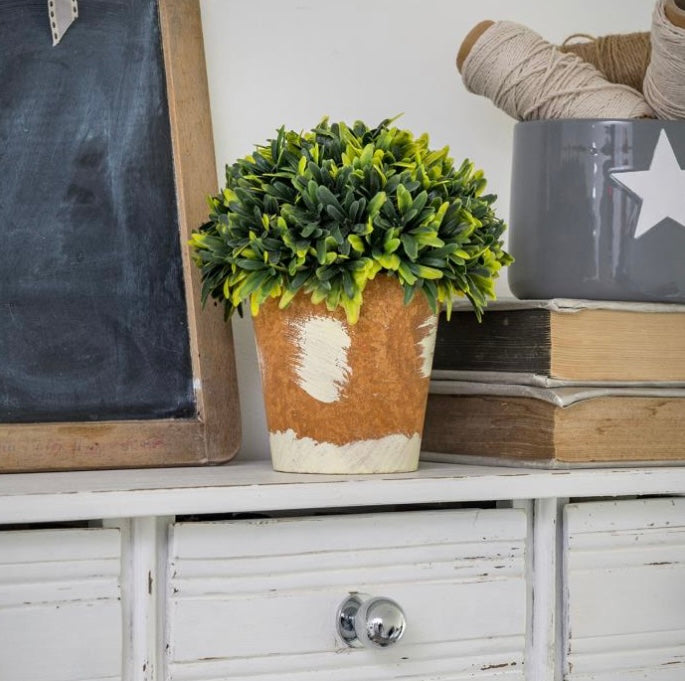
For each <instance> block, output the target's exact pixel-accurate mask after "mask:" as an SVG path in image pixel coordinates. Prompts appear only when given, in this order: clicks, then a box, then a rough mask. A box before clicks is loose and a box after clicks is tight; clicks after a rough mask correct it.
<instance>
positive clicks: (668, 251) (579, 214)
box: [509, 120, 685, 303]
mask: <svg viewBox="0 0 685 681" xmlns="http://www.w3.org/2000/svg"><path fill="white" fill-rule="evenodd" d="M683 168H685V122H683V121H653V120H563V121H560V120H556V121H533V122H525V123H519V124H517V126H516V128H515V133H514V153H513V168H512V192H511V213H510V219H509V250H510V252H511V254H512V255H513V256H514V258H515V259H516V262H515V263H514V264H513V265H511V267H510V268H509V285H510V287H511V290H512V292H513V293H514V295H516V296H517V297H519V298H586V299H591V300H592V299H594V300H637V301H645V300H649V301H661V302H678V303H683V302H685V170H683Z"/></svg>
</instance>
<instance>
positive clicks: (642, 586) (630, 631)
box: [564, 498, 685, 681]
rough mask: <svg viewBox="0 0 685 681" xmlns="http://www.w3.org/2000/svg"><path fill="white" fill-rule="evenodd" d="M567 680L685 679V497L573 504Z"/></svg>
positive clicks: (567, 549) (567, 562) (568, 514)
mask: <svg viewBox="0 0 685 681" xmlns="http://www.w3.org/2000/svg"><path fill="white" fill-rule="evenodd" d="M564 527H565V532H564V578H565V599H566V603H565V630H566V634H565V639H566V640H565V645H564V651H565V652H566V660H565V679H566V680H567V681H589V680H590V679H592V680H593V681H633V679H635V680H637V679H649V681H682V680H683V679H684V678H685V499H682V498H677V499H647V500H634V501H615V502H597V503H581V504H572V505H569V506H567V507H566V509H565V519H564Z"/></svg>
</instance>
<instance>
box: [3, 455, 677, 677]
mask: <svg viewBox="0 0 685 681" xmlns="http://www.w3.org/2000/svg"><path fill="white" fill-rule="evenodd" d="M683 494H685V468H677V467H671V468H644V469H615V470H606V469H586V470H573V471H544V470H530V469H528V470H524V469H516V468H486V467H471V466H458V465H450V464H437V463H428V462H425V463H422V465H421V468H420V470H419V471H418V472H416V473H412V474H399V475H380V476H359V477H336V476H318V475H314V476H312V475H310V476H300V475H288V474H279V473H275V472H273V471H272V470H271V469H270V467H269V465H268V464H267V463H266V462H264V463H262V462H248V463H241V462H239V461H237V462H234V463H232V464H229V465H226V466H221V467H214V468H185V469H174V470H172V469H162V470H148V471H135V470H133V471H121V470H118V471H100V472H74V473H59V474H31V475H5V476H0V680H2V681H99V680H101V679H103V680H104V679H107V680H112V681H113V680H114V679H117V680H118V679H121V681H162V680H164V681H167V680H168V681H233V680H234V679H239V680H245V681H248V680H251V679H258V680H259V681H276V680H278V681H342V680H343V679H348V678H354V679H357V680H358V681H390V680H394V679H412V680H414V681H419V680H420V681H429V680H430V681H466V680H467V679H472V680H474V681H476V680H482V681H524V680H525V681H591V680H593V681H618V680H619V679H620V680H621V681H633V680H637V679H641V680H647V681H682V679H684V678H685V666H684V664H685V562H684V561H685V541H684V540H685V500H684V499H682V498H680V497H681V495H683ZM626 497H631V498H626ZM45 523H49V524H50V526H49V528H48V529H46V528H45V526H44V524H45ZM60 523H68V526H61V525H60ZM36 524H41V525H36ZM79 525H80V526H79ZM351 592H364V593H368V594H370V595H373V596H386V597H390V598H393V599H394V600H396V601H397V602H398V603H399V604H400V605H401V606H402V607H403V609H404V611H405V614H406V618H407V630H406V634H405V636H404V637H403V638H402V639H401V640H400V641H399V642H398V643H396V644H394V645H393V646H391V647H388V648H387V649H382V650H378V649H376V650H370V649H352V648H348V647H347V646H346V645H345V644H344V643H343V642H342V640H341V639H340V638H339V636H338V635H337V633H336V627H335V622H336V610H337V607H338V605H339V604H340V602H341V601H342V600H343V598H345V597H346V596H347V595H349V594H350V593H351Z"/></svg>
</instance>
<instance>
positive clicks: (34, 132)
mask: <svg viewBox="0 0 685 681" xmlns="http://www.w3.org/2000/svg"><path fill="white" fill-rule="evenodd" d="M160 4H161V5H164V7H161V8H160V7H158V4H157V0H82V1H81V2H80V3H79V12H80V17H79V19H78V20H77V21H76V22H75V23H74V24H73V26H72V27H71V28H70V29H69V31H68V32H67V34H66V35H65V37H64V38H63V40H62V42H61V43H60V44H59V45H58V46H56V47H53V46H52V44H51V34H50V27H49V22H48V17H47V6H46V3H45V2H44V0H21V1H20V2H17V0H0V235H1V237H2V238H1V240H0V441H1V440H2V439H3V424H7V428H9V426H10V425H11V424H36V423H43V424H45V423H54V424H55V427H56V426H57V424H64V423H70V424H72V427H73V424H79V423H88V422H98V423H100V422H112V421H114V422H116V421H143V422H144V421H145V420H151V421H155V422H160V421H163V420H165V419H188V420H189V421H190V422H192V421H197V420H198V419H200V418H202V419H204V416H205V412H206V409H205V408H203V405H202V404H198V402H197V399H196V394H197V388H198V376H197V373H198V369H199V364H198V363H197V362H195V366H194V364H193V358H192V357H191V352H192V351H193V349H194V348H195V346H196V345H197V344H198V343H199V342H200V341H199V340H198V339H197V338H195V336H196V335H197V333H196V332H195V330H194V328H192V327H193V320H192V319H189V311H188V309H187V302H186V300H187V295H186V294H187V291H189V290H190V289H188V283H187V281H186V279H189V278H190V273H189V271H188V264H187V262H186V263H185V265H184V258H186V260H187V256H186V254H185V253H183V252H182V251H183V249H185V241H184V233H185V232H187V230H188V226H187V225H183V224H181V223H182V222H183V221H184V219H185V216H180V215H179V210H178V204H177V198H178V197H177V187H176V180H177V177H178V175H179V171H180V169H179V167H178V166H179V165H180V162H181V159H180V158H178V157H177V167H176V168H175V167H174V149H173V146H172V133H173V132H174V131H172V121H171V120H170V100H169V97H168V93H167V73H166V68H167V66H169V64H165V55H164V49H163V40H162V26H161V24H160V14H159V10H160V9H162V10H163V12H166V15H167V23H168V25H169V26H171V27H172V28H170V29H168V30H169V31H175V32H176V34H177V38H176V39H177V40H178V41H180V43H181V45H180V46H179V47H175V48H173V49H174V50H176V51H178V50H182V49H184V47H183V45H184V44H185V45H186V47H185V49H186V51H187V49H188V48H187V45H188V43H189V42H190V44H191V48H192V45H193V44H195V43H197V29H198V26H199V18H198V17H199V14H198V11H197V8H196V3H190V2H188V1H187V0H165V1H164V2H163V3H160ZM191 15H192V16H191ZM162 17H164V13H163V14H162ZM174 17H175V18H174ZM191 19H192V20H191ZM184 24H188V26H190V27H192V26H193V25H194V26H195V28H194V31H195V35H194V36H191V37H190V38H188V37H186V36H185V33H184V32H187V31H188V28H184V27H183V25H184ZM169 45H171V42H169ZM195 52H197V50H195ZM172 56H173V55H172ZM181 56H182V53H181V54H179V58H181ZM186 56H187V55H186ZM169 58H170V57H169V55H167V61H168V59H169ZM198 59H199V58H198ZM199 60H200V61H202V60H201V59H199ZM185 66H186V67H187V66H188V65H187V64H186V65H185ZM196 67H197V68H198V69H199V71H200V76H201V80H203V79H204V73H203V71H202V69H203V68H204V62H203V61H202V63H201V64H199V65H196ZM203 82H204V80H203ZM174 96H175V97H177V98H178V99H179V101H181V100H180V96H179V93H174ZM171 105H172V107H174V106H175V107H176V110H175V111H174V112H173V113H174V114H175V115H176V116H177V117H178V116H183V111H182V110H181V109H179V106H177V105H176V103H175V102H173V101H172V102H171ZM195 106H197V104H195ZM205 106H206V97H205ZM176 133H178V131H176ZM177 152H178V150H177ZM210 155H211V154H210ZM183 162H184V163H187V162H188V159H183ZM205 165H207V164H205ZM210 166H211V167H212V172H213V159H212V161H211V164H210ZM178 189H179V191H181V192H182V191H183V187H179V188H178ZM213 189H214V187H213V186H212V185H210V186H208V187H207V190H206V192H203V194H205V193H211V191H212V190H213ZM193 198H194V199H196V198H199V199H200V200H203V198H204V196H198V197H193ZM198 223H199V221H198ZM193 226H194V225H190V228H192V227H193ZM188 295H194V293H193V292H192V291H190V293H189V294H188ZM191 314H192V311H191ZM200 335H201V334H200ZM191 337H192V338H191ZM229 340H230V339H229ZM229 350H230V348H229ZM195 351H197V352H199V349H198V348H195ZM228 356H230V352H229V353H228ZM224 361H226V360H225V359H224ZM231 389H232V390H234V389H235V388H234V386H232V388H231ZM140 427H141V426H140V424H138V428H139V429H140ZM7 428H6V429H5V431H4V432H5V434H7V433H9V432H10V431H9V430H8V429H7ZM14 432H19V431H16V429H15V431H14ZM79 432H81V431H79ZM82 432H85V431H82ZM131 437H132V436H131V435H130V433H129V434H127V435H126V445H125V447H124V450H126V452H127V456H134V458H135V455H133V454H132V452H134V450H137V449H139V450H141V451H143V450H146V449H148V450H149V449H150V448H151V446H150V442H149V437H148V436H141V438H138V439H136V438H135V437H134V438H133V439H131ZM155 437H157V436H155ZM191 440H193V438H191ZM41 441H42V440H41ZM155 441H156V440H155ZM96 444H97V445H98V446H97V447H96V449H97V450H98V452H99V455H100V456H106V454H107V453H106V451H105V450H104V449H103V446H102V445H100V443H99V442H96ZM72 445H73V446H71V447H70V444H69V442H67V443H66V444H65V445H64V447H63V449H60V450H58V451H56V452H54V457H53V458H56V459H59V457H60V456H66V457H67V458H69V456H70V455H71V454H73V451H71V450H72V449H74V447H75V448H76V449H75V451H76V453H79V452H80V451H82V447H83V446H84V443H83V442H81V443H80V445H76V444H73V443H72ZM91 445H92V442H91ZM36 447H40V444H37V445H36ZM119 448H120V449H121V444H119ZM113 449H114V450H116V447H113ZM153 449H154V447H153ZM3 453H4V454H5V455H7V456H9V455H11V456H12V458H13V461H14V467H17V468H18V469H24V467H23V466H22V462H21V457H22V454H21V452H20V453H17V449H16V447H15V448H14V449H11V450H9V449H7V446H5V450H4V452H3V449H2V445H0V470H2V456H3ZM231 453H232V452H226V455H225V456H224V458H228V456H230V454H231ZM24 454H26V452H24ZM30 454H31V453H30V452H29V455H30ZM115 454H116V451H115ZM159 456H160V452H159V451H157V457H158V458H159ZM28 458H30V456H29V457H28ZM200 458H202V457H200ZM172 459H173V457H172ZM113 460H114V463H113V464H112V461H113ZM145 463H146V462H145V461H136V462H135V465H145ZM154 463H155V464H159V463H174V461H173V460H171V461H164V460H162V461H159V460H157V461H155V462H154ZM42 465H45V464H42ZM81 465H84V466H85V467H90V464H89V463H88V462H86V463H85V464H81ZM93 465H98V466H99V465H106V466H109V465H119V463H117V462H116V456H114V457H113V458H112V457H110V458H108V459H107V460H106V461H100V462H94V463H93ZM47 466H48V467H57V468H60V467H62V465H61V464H60V462H59V461H53V462H51V463H49V464H47ZM30 467H31V466H30V465H28V468H30ZM9 469H13V466H12V465H9Z"/></svg>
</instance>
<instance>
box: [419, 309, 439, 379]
mask: <svg viewBox="0 0 685 681" xmlns="http://www.w3.org/2000/svg"><path fill="white" fill-rule="evenodd" d="M419 328H420V329H426V335H425V336H424V337H423V338H422V339H421V341H419V346H420V348H421V361H422V365H421V376H422V377H423V378H430V375H431V369H432V368H433V353H434V352H435V338H436V336H437V335H438V315H431V316H430V317H429V318H428V319H426V321H425V322H424V323H423V324H421V326H420V327H419Z"/></svg>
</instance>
